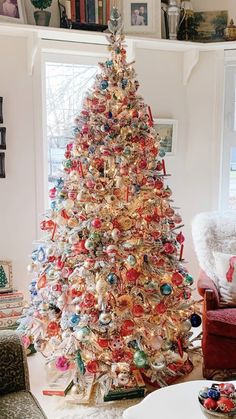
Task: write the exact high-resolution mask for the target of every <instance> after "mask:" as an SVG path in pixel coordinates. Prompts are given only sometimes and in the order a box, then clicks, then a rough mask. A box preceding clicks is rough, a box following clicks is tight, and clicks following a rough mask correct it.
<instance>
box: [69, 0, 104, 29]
mask: <svg viewBox="0 0 236 419" xmlns="http://www.w3.org/2000/svg"><path fill="white" fill-rule="evenodd" d="M110 7H111V6H110V0H71V20H72V22H80V23H96V24H98V25H107V22H108V20H109V18H110Z"/></svg>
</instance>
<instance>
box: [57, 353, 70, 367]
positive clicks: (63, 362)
mask: <svg viewBox="0 0 236 419" xmlns="http://www.w3.org/2000/svg"><path fill="white" fill-rule="evenodd" d="M55 365H56V368H57V369H58V370H59V371H67V370H68V369H69V367H70V362H69V360H68V359H67V358H66V357H65V356H59V357H58V358H57V359H56V362H55Z"/></svg>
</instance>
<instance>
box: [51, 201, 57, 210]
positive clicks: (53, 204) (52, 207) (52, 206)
mask: <svg viewBox="0 0 236 419" xmlns="http://www.w3.org/2000/svg"><path fill="white" fill-rule="evenodd" d="M56 205H57V203H56V201H52V202H51V204H50V207H51V209H52V210H54V209H55V208H56Z"/></svg>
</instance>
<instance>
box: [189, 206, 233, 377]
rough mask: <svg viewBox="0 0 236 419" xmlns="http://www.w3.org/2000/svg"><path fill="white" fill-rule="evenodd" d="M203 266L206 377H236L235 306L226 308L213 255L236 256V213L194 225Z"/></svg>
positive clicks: (203, 216)
mask: <svg viewBox="0 0 236 419" xmlns="http://www.w3.org/2000/svg"><path fill="white" fill-rule="evenodd" d="M192 233H193V241H194V245H195V251H196V254H197V257H198V261H199V265H200V268H201V270H200V275H199V278H198V283H197V287H198V292H199V294H200V295H201V296H202V297H203V299H204V302H203V323H202V328H203V336H202V352H203V376H204V377H205V378H207V379H213V380H224V379H232V378H233V377H236V305H235V306H233V305H232V304H231V305H228V306H227V305H223V304H222V300H221V295H220V292H219V290H220V288H219V282H218V279H219V278H217V270H216V265H215V259H214V252H224V253H227V254H230V253H234V254H236V213H235V212H229V211H228V212H225V213H217V212H211V213H202V214H198V215H197V216H196V217H195V219H194V221H193V225H192Z"/></svg>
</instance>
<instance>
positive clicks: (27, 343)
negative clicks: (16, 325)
mask: <svg viewBox="0 0 236 419" xmlns="http://www.w3.org/2000/svg"><path fill="white" fill-rule="evenodd" d="M21 340H22V343H23V345H24V347H25V348H28V346H30V344H31V342H30V338H29V336H27V335H24V336H22V338H21Z"/></svg>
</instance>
